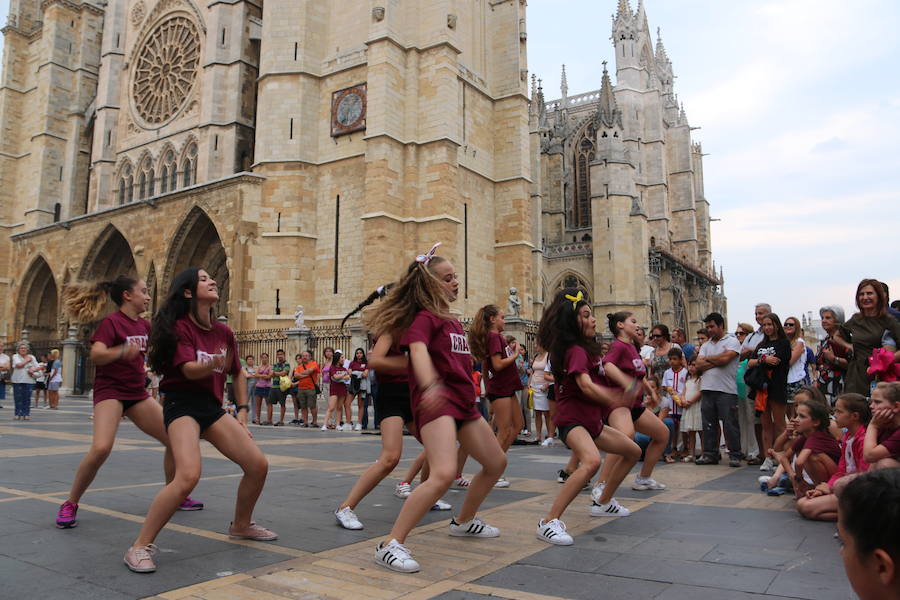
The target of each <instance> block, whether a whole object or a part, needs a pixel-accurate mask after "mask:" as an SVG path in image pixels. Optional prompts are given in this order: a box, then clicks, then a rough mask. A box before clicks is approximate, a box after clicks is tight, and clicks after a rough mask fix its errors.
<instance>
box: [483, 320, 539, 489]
mask: <svg viewBox="0 0 900 600" xmlns="http://www.w3.org/2000/svg"><path fill="white" fill-rule="evenodd" d="M504 317H505V315H504V314H503V311H502V310H500V308H499V307H498V306H496V305H494V304H488V305H487V306H482V307H481V308H480V309H479V310H478V312H477V313H476V314H475V318H474V319H472V326H471V327H470V329H469V344H470V345H471V347H472V354H473V356H475V360H480V361H482V365H484V369H485V373H486V377H485V379H484V387H485V392H486V393H487V398H488V400H489V401H490V403H491V410H492V411H493V413H494V427H496V429H497V441H498V442H499V443H500V447H501V448H503V451H504V452H509V447H510V446H512V443H513V442H514V441H515V440H516V437H518V435H519V432H520V431H522V429H523V428H524V427H525V420H524V418H523V417H522V409H521V407H520V405H519V401H518V399H517V398H516V392H517V391H519V390H520V389H522V381H521V379H519V371H518V369H517V368H516V357H517V356H518V355H519V348H518V345H517V344H516V343H515V342H513V343H512V344H510V345H507V343H506V339H504V337H503V336H502V335H501V334H502V333H503V328H504V326H505V322H504ZM497 487H509V481H508V480H507V479H506V478H505V477H501V478H500V479H499V480H498V481H497Z"/></svg>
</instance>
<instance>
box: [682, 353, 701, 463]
mask: <svg viewBox="0 0 900 600" xmlns="http://www.w3.org/2000/svg"><path fill="white" fill-rule="evenodd" d="M701 383H702V382H701V377H700V373H698V372H697V367H696V366H695V364H694V360H693V359H691V360H690V361H689V362H688V366H687V377H686V378H685V381H684V395H683V396H682V401H681V406H682V408H683V409H684V412H683V413H682V415H681V432H682V433H681V435H682V437H683V440H684V449H685V452H687V455H686V456H685V457H684V462H692V461H693V460H695V459H696V458H697V457H698V456H700V453H699V452H697V434H698V433H699V432H701V431H703V418H702V416H701V415H700V384H701Z"/></svg>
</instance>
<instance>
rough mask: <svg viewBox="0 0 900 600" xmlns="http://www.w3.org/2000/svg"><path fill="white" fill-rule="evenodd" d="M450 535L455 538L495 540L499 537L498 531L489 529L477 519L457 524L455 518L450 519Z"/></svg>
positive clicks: (492, 528) (489, 527) (493, 528)
mask: <svg viewBox="0 0 900 600" xmlns="http://www.w3.org/2000/svg"><path fill="white" fill-rule="evenodd" d="M450 535H453V536H457V537H480V538H495V537H500V530H499V529H497V528H496V527H491V526H490V525H488V524H487V523H485V522H484V521H482V520H481V519H479V518H478V517H475V518H474V519H472V520H471V521H466V522H465V523H457V522H456V518H453V519H450Z"/></svg>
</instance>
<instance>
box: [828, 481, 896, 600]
mask: <svg viewBox="0 0 900 600" xmlns="http://www.w3.org/2000/svg"><path fill="white" fill-rule="evenodd" d="M837 528H838V536H839V539H840V541H841V558H842V559H843V561H844V569H845V571H846V572H847V579H849V580H850V585H851V586H852V587H853V591H854V592H856V594H857V595H858V596H859V598H860V600H897V599H898V598H900V536H898V535H897V531H898V530H900V469H882V470H879V471H874V472H869V473H864V474H862V475H860V476H859V477H857V478H856V479H854V480H853V481H851V482H850V483H849V484H848V485H847V487H846V488H845V489H844V492H843V493H842V494H841V496H840V499H839V502H838V525H837Z"/></svg>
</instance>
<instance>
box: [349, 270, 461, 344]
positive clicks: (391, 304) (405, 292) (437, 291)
mask: <svg viewBox="0 0 900 600" xmlns="http://www.w3.org/2000/svg"><path fill="white" fill-rule="evenodd" d="M446 260H447V259H446V258H443V257H441V256H434V257H432V258H431V260H430V261H429V262H428V264H427V266H426V264H425V263H421V262H418V261H413V262H412V263H411V264H410V265H409V267H408V268H407V269H406V273H405V274H404V275H403V277H402V278H401V279H400V281H398V282H397V283H396V284H395V285H394V286H393V287H392V288H391V291H390V292H389V293H388V295H387V296H386V297H385V299H384V300H382V301H381V304H380V305H379V306H378V308H377V309H376V310H375V311H373V312H372V313H371V314H369V315H367V316H366V318H365V320H366V323H367V325H368V326H369V329H370V330H371V331H372V333H373V334H374V335H375V336H380V335H390V336H391V337H392V338H394V340H397V339H398V338H399V337H400V335H401V334H402V333H403V332H404V331H406V329H407V328H408V327H409V326H410V324H412V322H413V319H414V318H415V316H416V313H417V312H419V311H420V310H427V311H428V312H430V313H432V314H433V315H435V316H436V317H439V318H441V319H451V318H452V316H451V315H450V303H449V302H448V300H447V292H446V291H445V290H444V286H443V285H442V284H441V282H440V280H439V279H438V278H437V277H435V276H434V268H435V267H436V266H437V265H439V264H441V263H442V262H446Z"/></svg>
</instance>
